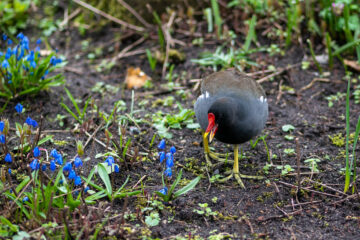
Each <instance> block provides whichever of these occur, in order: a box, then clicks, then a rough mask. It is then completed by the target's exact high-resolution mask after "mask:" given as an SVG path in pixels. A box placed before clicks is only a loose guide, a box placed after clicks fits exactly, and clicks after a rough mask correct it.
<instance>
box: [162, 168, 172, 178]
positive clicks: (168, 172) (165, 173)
mask: <svg viewBox="0 0 360 240" xmlns="http://www.w3.org/2000/svg"><path fill="white" fill-rule="evenodd" d="M164 175H165V176H166V177H169V178H171V176H172V170H171V168H167V169H166V170H165V171H164Z"/></svg>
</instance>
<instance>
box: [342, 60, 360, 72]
mask: <svg viewBox="0 0 360 240" xmlns="http://www.w3.org/2000/svg"><path fill="white" fill-rule="evenodd" d="M344 63H345V65H346V66H349V67H351V68H352V69H354V70H356V71H359V72H360V64H359V63H358V62H357V61H351V60H346V59H344Z"/></svg>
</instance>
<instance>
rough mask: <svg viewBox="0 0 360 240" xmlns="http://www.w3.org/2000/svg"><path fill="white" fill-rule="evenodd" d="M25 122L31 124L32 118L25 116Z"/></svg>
mask: <svg viewBox="0 0 360 240" xmlns="http://www.w3.org/2000/svg"><path fill="white" fill-rule="evenodd" d="M25 123H26V124H27V125H29V126H31V125H32V119H31V117H27V118H26V120H25Z"/></svg>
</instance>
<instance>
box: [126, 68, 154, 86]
mask: <svg viewBox="0 0 360 240" xmlns="http://www.w3.org/2000/svg"><path fill="white" fill-rule="evenodd" d="M146 80H151V78H150V77H149V76H148V75H146V74H145V73H144V72H143V71H141V69H140V68H138V67H137V68H133V67H129V68H128V69H127V74H126V78H125V83H126V87H127V88H129V89H130V88H140V87H142V86H144V84H145V82H146Z"/></svg>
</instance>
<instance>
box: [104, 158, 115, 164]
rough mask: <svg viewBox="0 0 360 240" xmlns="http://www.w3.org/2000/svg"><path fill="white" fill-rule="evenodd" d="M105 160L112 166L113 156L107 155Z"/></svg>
mask: <svg viewBox="0 0 360 240" xmlns="http://www.w3.org/2000/svg"><path fill="white" fill-rule="evenodd" d="M105 162H106V163H107V164H108V166H112V165H113V164H114V163H115V161H114V157H113V156H108V157H107V158H106V160H105Z"/></svg>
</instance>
